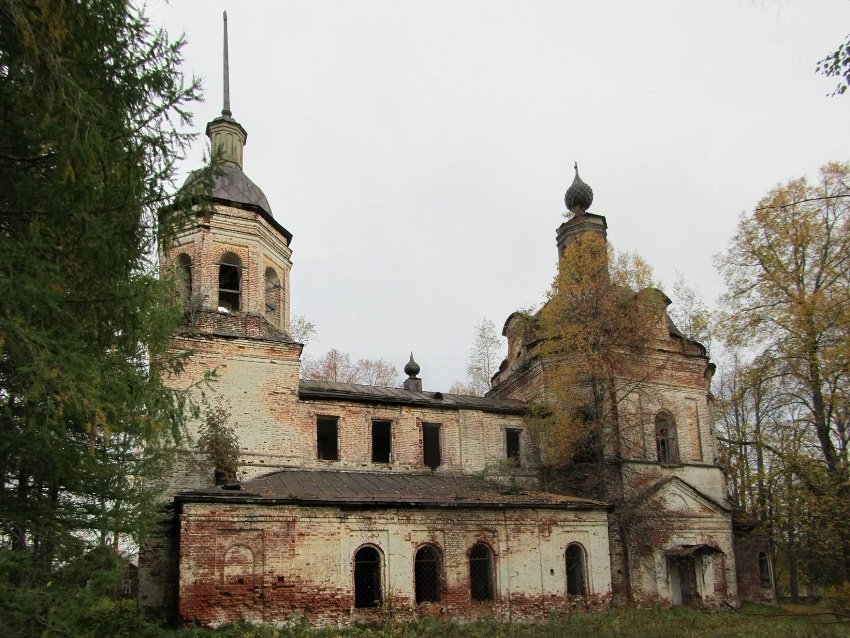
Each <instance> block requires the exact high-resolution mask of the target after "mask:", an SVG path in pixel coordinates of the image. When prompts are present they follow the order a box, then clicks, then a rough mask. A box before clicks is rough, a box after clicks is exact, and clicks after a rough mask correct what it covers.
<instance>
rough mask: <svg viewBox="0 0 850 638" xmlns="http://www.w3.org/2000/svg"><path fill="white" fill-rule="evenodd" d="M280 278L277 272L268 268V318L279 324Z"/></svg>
mask: <svg viewBox="0 0 850 638" xmlns="http://www.w3.org/2000/svg"><path fill="white" fill-rule="evenodd" d="M279 308H280V277H278V276H277V271H276V270H275V269H274V268H272V267H271V266H269V267H268V268H266V318H267V319H268V320H269V321H271V322H272V323H277V322H278V319H279V317H280V315H279V314H278V309H279Z"/></svg>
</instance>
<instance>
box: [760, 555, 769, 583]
mask: <svg viewBox="0 0 850 638" xmlns="http://www.w3.org/2000/svg"><path fill="white" fill-rule="evenodd" d="M759 578H760V579H761V586H762V587H770V586H771V583H770V563H769V562H768V560H767V554H765V553H764V552H759Z"/></svg>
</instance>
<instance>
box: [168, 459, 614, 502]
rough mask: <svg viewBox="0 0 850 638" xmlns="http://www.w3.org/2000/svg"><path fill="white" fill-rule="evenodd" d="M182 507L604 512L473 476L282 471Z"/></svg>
mask: <svg viewBox="0 0 850 638" xmlns="http://www.w3.org/2000/svg"><path fill="white" fill-rule="evenodd" d="M176 500H178V501H180V502H204V501H216V502H233V503H260V504H283V503H289V504H292V503H294V504H300V505H310V506H323V505H324V506H326V505H361V506H362V505H368V506H375V507H378V506H383V507H410V506H413V507H473V508H475V507H500V508H505V507H507V508H514V509H515V508H526V507H543V508H556V509H575V508H577V509H599V508H604V507H606V505H605V504H604V503H601V502H599V501H593V500H590V499H585V498H580V497H577V496H566V495H562V494H550V493H548V492H539V491H535V490H526V489H519V490H516V489H508V488H507V487H505V486H500V485H498V484H496V483H493V482H491V481H488V480H485V479H481V478H476V477H471V476H446V475H441V474H432V473H427V474H412V473H399V472H354V471H334V470H299V469H291V470H280V471H277V472H272V473H271V474H266V475H264V476H260V477H257V478H254V479H252V480H250V481H245V482H244V483H237V484H233V485H228V486H221V487H214V488H206V489H202V490H195V491H191V492H182V493H180V494H178V495H177V497H176Z"/></svg>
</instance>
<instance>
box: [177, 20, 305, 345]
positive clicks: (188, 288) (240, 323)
mask: <svg viewBox="0 0 850 638" xmlns="http://www.w3.org/2000/svg"><path fill="white" fill-rule="evenodd" d="M223 72H224V82H223V84H224V101H223V106H222V110H221V115H220V116H218V117H216V118H215V119H213V120H212V121H211V122H209V123H208V124H207V128H206V134H207V136H208V137H209V139H210V148H211V152H212V158H213V168H212V172H213V175H212V180H211V182H212V183H211V189H210V190H209V191H207V194H208V195H211V206H210V207H208V208H207V209H205V210H201V209H199V210H198V211H197V213H196V215H195V218H194V223H193V224H192V225H191V226H190V227H189V228H187V229H186V230H184V231H183V232H182V233H181V234H180V235H179V236H178V238H177V241H176V242H174V244H173V245H172V246H170V247H169V248H168V249H167V250H166V251H164V254H163V268H176V269H177V273H178V275H179V276H178V281H179V285H180V286H181V288H182V289H181V291H180V292H181V296H182V297H183V298H184V299H185V302H186V309H187V311H186V315H185V319H186V323H187V324H188V325H189V326H190V327H192V328H194V329H195V330H197V331H198V332H201V333H213V334H225V335H230V336H234V337H249V338H272V339H275V340H289V320H290V306H289V298H290V297H289V289H290V288H289V286H290V283H289V282H290V278H289V274H290V270H291V268H292V261H291V257H292V250H291V248H290V243H291V242H292V233H290V232H289V231H288V230H286V228H284V227H283V226H282V225H281V224H280V222H278V221H277V220H276V219H275V217H274V216H273V215H272V209H271V206H270V205H269V202H268V199H266V196H265V194H264V193H263V191H262V190H261V189H260V188H259V187H258V186H257V185H256V184H255V183H254V182H253V181H251V179H249V178H248V176H247V175H246V174H245V172H244V171H243V162H244V153H243V151H244V147H245V144H246V142H247V140H248V134H247V132H246V131H245V129H244V128H243V127H242V125H241V124H240V123H239V122H238V121H237V120H236V119H234V118H233V113H232V112H231V110H230V69H229V53H228V38H227V13H226V12H225V13H224V55H223ZM209 186H210V184H203V180H202V179H201V176H200V172H197V171H196V172H193V173H192V174H191V175H190V176H189V177H188V179H187V180H186V182H185V183H184V184H183V187H182V190H183V191H184V192H199V191H200V189H201V188H209Z"/></svg>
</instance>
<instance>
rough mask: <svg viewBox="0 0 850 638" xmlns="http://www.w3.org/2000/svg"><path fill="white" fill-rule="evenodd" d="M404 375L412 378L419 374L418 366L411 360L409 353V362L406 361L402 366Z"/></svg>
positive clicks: (411, 354)
mask: <svg viewBox="0 0 850 638" xmlns="http://www.w3.org/2000/svg"><path fill="white" fill-rule="evenodd" d="M404 373H405V374H406V375H407V376H409V377H411V378H413V377H415V376H416V375H417V374H419V364H418V363H416V362H415V361H414V360H413V353H412V352H411V353H410V361H408V362H407V363H406V364H405V366H404Z"/></svg>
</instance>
